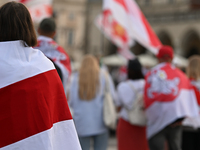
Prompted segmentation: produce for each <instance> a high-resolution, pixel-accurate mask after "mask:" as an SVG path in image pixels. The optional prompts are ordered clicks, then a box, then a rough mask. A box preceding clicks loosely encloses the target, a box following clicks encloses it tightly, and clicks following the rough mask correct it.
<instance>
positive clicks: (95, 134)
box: [69, 55, 114, 150]
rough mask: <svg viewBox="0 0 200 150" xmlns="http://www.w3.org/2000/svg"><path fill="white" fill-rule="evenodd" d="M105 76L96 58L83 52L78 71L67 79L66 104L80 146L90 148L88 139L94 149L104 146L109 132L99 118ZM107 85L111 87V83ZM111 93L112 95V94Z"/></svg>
mask: <svg viewBox="0 0 200 150" xmlns="http://www.w3.org/2000/svg"><path fill="white" fill-rule="evenodd" d="M105 80H106V79H105V74H104V71H100V67H99V64H98V61H97V59H96V58H95V57H94V56H92V55H86V56H85V57H84V59H83V61H82V63H81V66H80V69H79V72H78V73H77V74H75V75H74V76H73V80H72V81H71V86H70V92H69V104H70V106H71V108H72V109H73V118H74V122H75V126H76V129H77V133H78V136H79V140H80V143H81V147H82V149H83V150H89V149H90V146H91V143H90V142H91V140H93V146H94V150H106V149H107V145H108V137H109V133H108V128H107V127H106V126H105V124H104V121H103V99H104V90H105V82H106V81H105ZM109 85H110V89H111V90H112V91H114V87H113V86H112V84H109ZM112 93H114V92H112ZM112 97H113V98H114V95H112Z"/></svg>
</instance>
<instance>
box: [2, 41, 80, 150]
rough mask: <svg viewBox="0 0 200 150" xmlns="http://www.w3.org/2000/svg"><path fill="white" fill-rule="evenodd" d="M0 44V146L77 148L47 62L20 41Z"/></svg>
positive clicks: (11, 149)
mask: <svg viewBox="0 0 200 150" xmlns="http://www.w3.org/2000/svg"><path fill="white" fill-rule="evenodd" d="M0 47H1V51H0V61H1V64H0V70H1V71H0V149H1V150H17V149H20V150H22V149H23V150H66V149H67V150H81V147H80V144H79V141H78V136H77V133H76V129H75V126H74V122H73V120H72V116H71V113H70V111H69V108H68V104H67V100H66V96H65V93H64V90H63V86H62V83H61V80H60V78H59V76H58V74H57V72H56V70H55V68H54V65H53V64H52V63H51V61H50V60H49V59H48V58H46V57H45V56H44V54H43V53H42V52H41V51H40V50H36V49H33V48H31V47H24V46H23V43H21V41H11V42H0Z"/></svg>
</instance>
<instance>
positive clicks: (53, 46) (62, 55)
mask: <svg viewBox="0 0 200 150" xmlns="http://www.w3.org/2000/svg"><path fill="white" fill-rule="evenodd" d="M35 48H36V49H39V50H41V51H42V52H43V53H44V54H45V56H47V57H48V58H50V59H52V61H53V62H54V63H55V64H56V65H58V67H59V68H60V69H61V72H62V77H63V79H62V80H63V86H64V89H65V92H66V91H67V88H68V82H69V77H70V74H71V65H70V57H69V56H68V54H67V53H66V52H65V50H64V49H63V48H62V47H61V46H59V45H58V44H57V43H56V42H55V41H53V39H51V38H49V37H45V36H39V37H38V45H37V46H36V47H35Z"/></svg>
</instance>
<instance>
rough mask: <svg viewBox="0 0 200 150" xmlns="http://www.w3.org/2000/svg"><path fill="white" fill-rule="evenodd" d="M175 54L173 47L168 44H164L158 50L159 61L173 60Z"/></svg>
mask: <svg viewBox="0 0 200 150" xmlns="http://www.w3.org/2000/svg"><path fill="white" fill-rule="evenodd" d="M173 55H174V52H173V48H172V47H171V46H168V45H163V46H162V47H161V48H160V49H159V51H158V54H157V58H158V60H159V62H171V61H172V59H173Z"/></svg>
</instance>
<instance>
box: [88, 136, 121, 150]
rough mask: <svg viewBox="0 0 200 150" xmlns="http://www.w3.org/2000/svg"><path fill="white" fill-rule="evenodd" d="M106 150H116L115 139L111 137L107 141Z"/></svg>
mask: <svg viewBox="0 0 200 150" xmlns="http://www.w3.org/2000/svg"><path fill="white" fill-rule="evenodd" d="M90 150H93V149H92V148H90ZM107 150H117V140H116V138H115V137H111V138H110V139H109V142H108V148H107Z"/></svg>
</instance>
